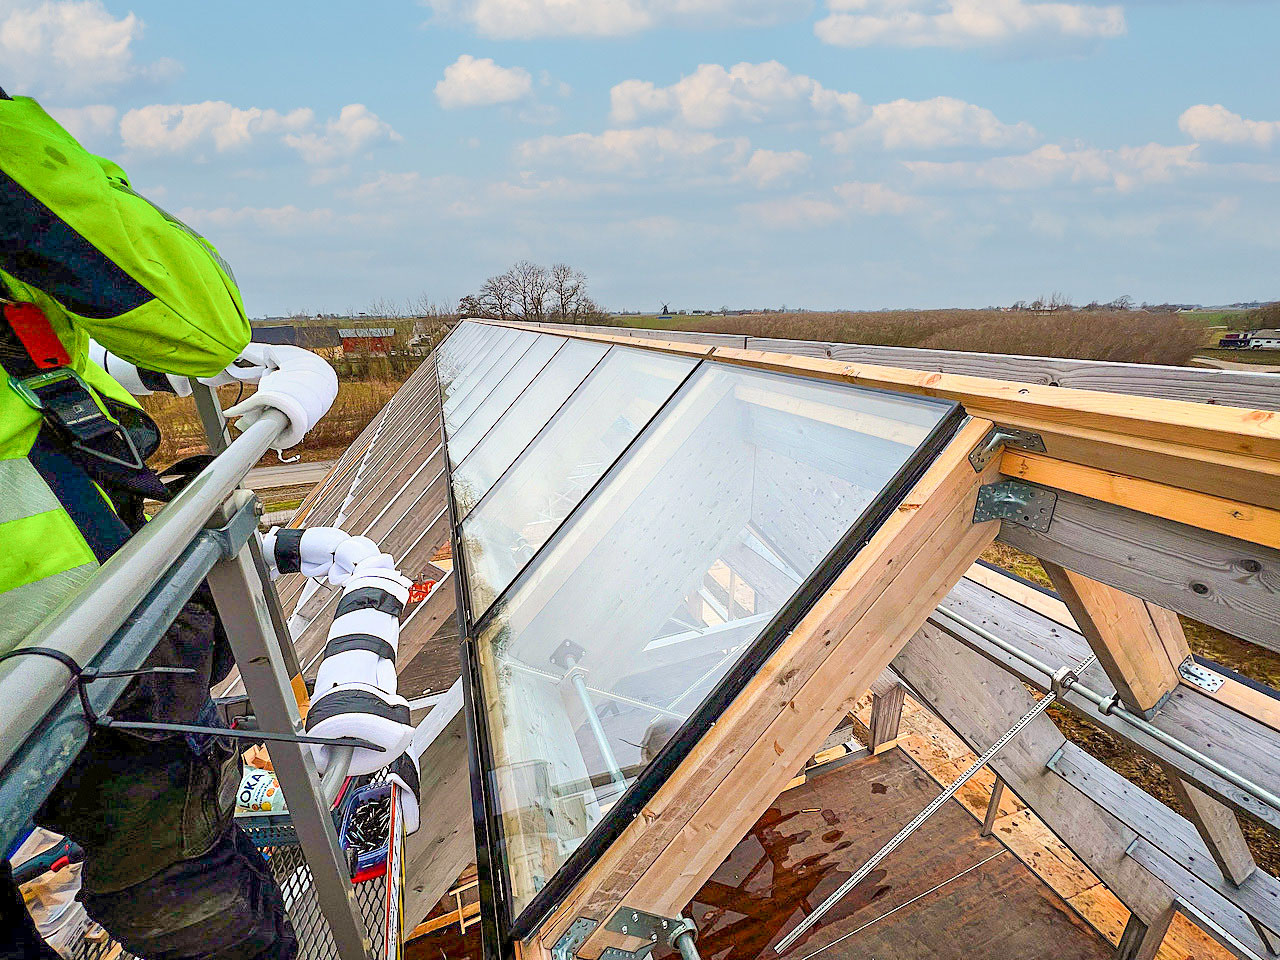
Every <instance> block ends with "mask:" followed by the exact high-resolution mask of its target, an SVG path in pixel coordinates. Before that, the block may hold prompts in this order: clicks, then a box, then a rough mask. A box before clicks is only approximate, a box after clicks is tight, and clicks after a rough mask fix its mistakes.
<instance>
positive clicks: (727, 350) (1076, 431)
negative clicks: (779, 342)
mask: <svg viewBox="0 0 1280 960" xmlns="http://www.w3.org/2000/svg"><path fill="white" fill-rule="evenodd" d="M563 332H564V334H565V335H567V336H574V337H580V338H582V339H588V340H597V341H603V342H625V343H629V344H632V345H635V346H643V347H646V348H649V349H655V350H664V351H667V352H680V353H683V354H686V355H688V354H689V353H691V352H695V351H696V350H704V351H707V352H706V353H705V354H704V355H705V356H707V357H710V358H712V359H715V360H721V361H724V362H727V363H734V364H739V365H742V366H749V367H754V368H757V369H764V370H776V371H780V372H787V373H796V374H801V375H804V376H809V377H816V378H819V379H828V380H839V381H842V382H845V383H855V384H863V385H866V386H871V387H879V388H882V389H886V390H892V391H895V392H905V393H919V394H925V395H928V396H936V397H943V398H947V399H951V400H956V401H958V402H960V403H962V404H963V405H964V407H965V409H966V410H967V411H968V412H969V413H970V414H972V415H974V416H978V417H983V418H985V419H989V420H993V421H995V422H997V423H1000V424H1004V425H1007V426H1012V427H1017V428H1019V429H1023V430H1028V431H1031V432H1033V433H1036V434H1038V435H1039V436H1040V437H1041V438H1042V439H1043V441H1044V443H1045V446H1046V452H1047V454H1048V455H1049V456H1050V457H1052V458H1055V459H1058V460H1067V461H1071V462H1074V463H1083V464H1088V465H1091V466H1094V467H1098V468H1101V469H1103V470H1110V471H1113V472H1115V473H1118V474H1122V475H1125V476H1131V477H1138V478H1143V479H1147V480H1154V481H1158V482H1160V483H1166V484H1171V485H1173V486H1177V487H1182V488H1185V489H1187V490H1197V491H1200V492H1204V493H1211V494H1214V495H1216V496H1225V497H1227V498H1229V499H1233V500H1239V501H1241V502H1244V503H1250V504H1256V505H1259V506H1265V507H1272V508H1280V482H1278V481H1280V422H1278V421H1277V418H1276V417H1275V416H1274V414H1272V413H1270V412H1265V411H1259V410H1247V409H1240V408H1234V407H1218V406H1213V405H1209V404H1195V403H1184V402H1180V401H1176V400H1163V399H1156V398H1150V397H1132V396H1118V395H1116V394H1107V393H1100V392H1095V391H1090V390H1067V389H1063V388H1060V387H1045V386H1038V385H1035V384H1018V383H1009V382H1006V381H1002V380H993V379H989V378H986V377H971V376H962V375H957V374H946V373H923V372H919V371H914V370H904V369H901V368H898V367H885V366H876V365H870V364H857V363H847V362H843V361H838V360H831V359H825V358H814V357H800V356H795V355H791V354H779V353H765V352H761V351H758V350H739V349H736V348H733V347H723V346H716V347H696V348H695V347H693V346H691V345H688V344H684V345H681V344H676V343H673V342H671V341H669V340H662V341H650V340H644V339H640V338H630V339H628V338H625V337H612V336H607V335H601V334H591V333H583V332H580V331H576V330H570V329H566V330H564V331H563Z"/></svg>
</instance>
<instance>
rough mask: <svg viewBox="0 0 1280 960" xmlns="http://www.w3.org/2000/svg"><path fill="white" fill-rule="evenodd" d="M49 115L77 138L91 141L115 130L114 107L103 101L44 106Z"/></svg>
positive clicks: (100, 138)
mask: <svg viewBox="0 0 1280 960" xmlns="http://www.w3.org/2000/svg"><path fill="white" fill-rule="evenodd" d="M45 109H47V110H48V111H49V115H50V116H51V117H53V119H55V120H57V121H58V123H60V124H62V126H63V127H65V128H66V130H67V132H68V133H70V134H71V135H72V136H73V137H75V138H76V139H77V140H80V141H82V142H87V143H91V142H92V141H95V140H102V139H104V138H106V137H107V136H109V135H110V134H112V133H114V132H115V129H116V108H115V107H113V106H110V105H108V104H105V103H98V104H93V105H92V106H88V107H46V108H45Z"/></svg>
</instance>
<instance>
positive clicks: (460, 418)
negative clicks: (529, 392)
mask: <svg viewBox="0 0 1280 960" xmlns="http://www.w3.org/2000/svg"><path fill="white" fill-rule="evenodd" d="M514 332H515V338H514V339H512V340H511V341H510V342H509V344H508V345H507V347H506V349H504V350H503V351H502V354H501V355H500V356H499V357H498V358H497V359H496V360H494V361H493V362H492V363H490V364H489V365H488V366H486V367H484V368H483V369H480V368H478V367H477V373H475V374H474V375H468V377H467V379H468V380H470V381H472V387H471V389H470V390H468V391H467V393H466V395H465V396H464V395H462V394H461V393H458V394H455V396H456V397H458V400H457V402H456V403H454V404H453V405H452V406H450V404H448V403H446V404H445V407H444V422H445V427H446V428H447V431H448V433H450V434H452V433H453V431H455V430H457V429H458V428H459V427H461V426H462V425H463V424H464V423H466V421H467V418H468V417H469V416H471V414H472V413H473V412H474V411H475V409H476V407H478V406H480V404H481V403H483V402H484V398H485V397H487V396H488V395H489V394H490V393H491V392H492V391H493V389H494V388H495V387H497V385H498V384H499V383H501V382H502V379H503V377H505V376H506V375H507V374H508V373H509V372H510V370H511V368H512V367H514V366H515V365H516V361H517V360H519V359H520V358H521V357H522V356H523V355H524V352H525V351H526V350H528V349H529V347H531V346H532V345H533V343H534V341H536V340H537V339H538V336H537V335H536V334H533V333H526V332H525V331H523V330H517V331H514Z"/></svg>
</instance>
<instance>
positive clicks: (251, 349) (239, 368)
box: [200, 343, 278, 387]
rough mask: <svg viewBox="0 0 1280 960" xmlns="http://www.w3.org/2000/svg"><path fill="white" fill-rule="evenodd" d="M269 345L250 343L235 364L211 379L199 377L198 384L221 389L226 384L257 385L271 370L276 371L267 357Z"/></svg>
mask: <svg viewBox="0 0 1280 960" xmlns="http://www.w3.org/2000/svg"><path fill="white" fill-rule="evenodd" d="M270 347H271V344H266V343H250V344H249V345H248V346H247V347H245V348H244V349H243V350H241V351H240V356H238V357H236V362H235V363H233V364H231V366H229V367H227V369H225V370H223V371H222V372H221V373H219V374H217V375H215V376H212V377H201V378H200V382H201V383H203V384H205V385H206V386H210V387H221V386H225V385H226V384H228V383H257V382H258V381H259V380H261V379H262V378H263V377H264V376H266V375H267V374H268V373H270V372H271V371H272V370H276V369H278V367H277V365H276V363H275V361H274V360H272V359H271V358H270V357H268V356H267V350H268V349H269V348H270Z"/></svg>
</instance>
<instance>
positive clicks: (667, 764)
mask: <svg viewBox="0 0 1280 960" xmlns="http://www.w3.org/2000/svg"><path fill="white" fill-rule="evenodd" d="M800 379H810V378H807V377H801V378H800ZM862 389H866V388H862ZM878 392H884V393H892V391H883V390H882V391H878ZM673 396H674V395H673ZM928 399H933V400H934V402H938V403H947V402H948V401H941V400H937V399H936V398H928ZM950 407H951V409H950V410H949V411H948V412H947V414H946V415H945V416H944V417H943V418H942V419H941V420H939V421H938V423H937V424H935V425H934V427H933V429H932V430H930V432H929V435H928V436H927V437H926V438H925V440H924V442H923V443H922V444H920V446H919V447H917V448H916V450H915V451H914V452H913V453H912V454H911V456H910V457H909V458H908V459H907V462H906V463H904V464H903V465H902V467H901V468H900V469H899V470H898V472H897V473H896V474H895V475H894V477H893V479H892V480H891V481H890V482H889V483H888V484H887V485H886V486H885V488H884V490H882V491H881V492H880V495H879V496H877V497H876V498H875V499H874V500H873V501H872V502H871V503H870V504H869V505H868V507H867V508H866V509H865V510H864V511H863V512H862V515H861V516H859V517H858V519H857V520H856V521H854V523H853V525H852V526H851V527H850V528H849V530H848V531H847V532H846V533H845V535H844V536H843V537H841V539H840V540H839V542H837V543H836V545H835V546H834V547H832V549H831V550H830V552H829V553H828V554H827V555H826V557H824V558H823V559H822V561H821V562H820V563H819V564H818V566H817V567H816V568H814V571H813V573H811V574H810V575H809V576H808V577H807V578H806V579H805V582H804V583H802V584H801V585H800V588H799V589H798V590H796V592H795V593H794V594H792V595H791V598H790V599H789V600H788V601H787V602H786V603H785V604H784V605H783V606H782V608H781V609H780V610H779V611H778V612H777V613H776V614H775V615H774V617H773V619H772V620H770V621H769V624H768V625H767V626H766V627H765V629H764V630H763V631H762V632H761V634H760V636H759V637H758V638H757V639H756V641H755V643H754V644H752V646H751V647H750V648H749V649H748V650H747V651H746V653H744V654H743V656H742V657H741V658H739V660H738V661H737V663H736V664H735V665H734V666H733V667H732V668H731V669H730V670H729V672H728V673H726V674H725V675H724V676H723V677H722V678H721V679H720V681H719V683H717V684H716V685H715V687H714V688H713V689H712V690H711V691H710V692H709V693H708V694H707V696H706V697H705V698H704V699H703V701H702V703H700V704H699V705H698V708H697V709H696V710H695V711H694V712H693V713H692V714H691V715H690V716H689V719H688V720H686V721H685V722H684V724H683V725H682V726H681V727H680V729H679V730H678V731H677V732H676V734H675V736H673V737H672V738H671V739H670V740H669V741H667V743H666V745H665V746H664V747H663V748H662V750H661V751H659V753H658V755H657V756H656V757H654V759H653V760H652V761H651V762H650V763H649V764H648V766H646V767H645V768H644V770H643V771H641V773H640V776H639V777H638V778H637V779H636V781H635V782H634V783H632V785H631V786H630V787H629V788H628V789H627V791H626V792H625V793H624V794H623V795H622V797H621V798H620V799H619V800H618V802H617V803H616V804H614V806H613V807H612V808H610V810H609V812H608V813H607V814H605V816H604V817H603V818H602V819H601V820H600V822H599V823H597V824H596V825H595V827H594V828H593V829H592V830H591V832H590V833H589V834H587V836H586V839H584V840H583V841H582V843H581V844H579V845H578V847H577V848H576V849H575V850H574V851H573V852H572V853H570V854H569V856H568V857H567V858H566V859H565V862H564V863H563V864H562V865H561V866H560V869H558V870H557V871H556V872H555V873H554V874H552V876H551V878H550V879H549V880H548V881H547V884H546V886H544V887H543V888H542V889H541V890H539V891H538V893H537V894H536V895H535V896H534V898H533V899H532V900H531V901H530V902H529V905H528V906H527V907H525V908H524V910H523V911H521V913H520V915H519V916H518V917H516V918H515V919H514V921H512V922H511V925H510V927H509V929H508V931H507V941H508V942H510V941H514V940H522V939H524V938H525V937H527V936H529V935H530V934H531V933H533V932H534V931H535V930H536V929H537V927H538V925H539V924H540V923H541V922H542V920H543V919H544V918H545V917H547V916H548V915H550V913H551V912H552V911H553V910H554V909H555V908H556V907H558V906H559V905H560V903H561V902H562V901H563V900H564V898H565V897H567V896H568V895H569V893H570V892H571V891H572V890H573V888H574V886H576V885H577V883H578V881H579V880H581V879H582V878H583V877H584V876H585V875H586V873H587V871H588V870H589V869H590V868H591V866H592V865H593V864H594V863H595V862H596V861H597V860H598V859H599V858H600V856H601V855H602V854H603V853H604V852H605V850H607V849H608V847H609V846H610V845H612V844H613V842H614V841H615V840H617V839H618V837H619V836H621V835H622V832H623V830H625V829H626V827H627V826H628V824H630V823H631V821H632V820H633V819H635V817H636V816H637V815H639V813H640V811H641V809H642V808H643V807H644V805H645V804H646V803H648V802H649V801H650V800H652V799H653V797H654V795H655V794H656V793H657V792H658V789H659V788H660V787H661V786H662V784H663V783H665V782H666V781H667V780H668V779H669V778H670V777H671V775H672V774H673V773H675V770H676V768H677V767H678V766H679V765H680V763H681V762H682V761H683V760H684V758H685V757H686V756H688V755H689V752H690V751H691V750H692V749H693V747H694V746H695V745H696V744H697V742H698V741H699V740H701V739H702V737H703V736H704V735H705V734H706V732H707V731H708V730H709V729H710V728H711V726H712V724H714V723H715V721H716V720H717V719H718V718H719V716H720V714H721V713H723V712H724V709H725V708H726V707H727V706H728V705H729V704H730V703H731V702H732V701H733V699H734V698H735V697H736V696H737V695H738V694H739V693H740V692H741V691H742V689H743V688H744V687H745V686H746V685H747V683H748V682H749V681H750V679H751V677H753V676H755V674H756V673H757V672H758V671H759V669H760V667H761V666H762V665H763V664H764V662H765V661H766V660H768V658H769V657H770V656H772V654H773V652H774V651H775V650H776V649H777V648H778V647H779V646H780V645H781V644H782V641H783V640H784V639H785V638H786V637H787V636H788V635H789V634H790V633H791V631H792V630H794V629H795V627H796V626H797V625H798V624H799V622H800V621H801V620H802V619H803V618H804V616H805V614H807V613H808V612H809V610H810V609H811V608H812V607H813V605H814V604H815V603H817V602H818V600H819V599H821V598H822V596H823V595H824V594H825V593H826V592H827V591H828V590H829V589H831V586H832V584H834V583H835V581H836V579H837V578H838V577H839V575H840V572H841V571H842V570H844V568H845V567H846V566H847V565H848V564H849V562H850V561H851V560H852V559H853V558H854V557H855V556H857V554H858V552H859V551H860V550H861V549H862V548H863V547H864V546H865V545H866V544H867V542H868V541H869V540H870V539H871V537H872V536H873V535H874V534H875V532H876V531H877V530H878V529H879V528H880V527H881V525H882V524H883V523H884V521H885V520H887V519H888V517H889V516H890V515H891V514H892V513H893V511H894V510H896V509H897V508H898V506H899V505H900V504H901V503H902V500H903V499H904V498H905V497H906V495H907V493H909V492H910V490H911V488H912V487H914V486H915V485H916V483H917V482H918V481H919V480H920V478H921V477H922V476H923V475H924V473H925V471H926V470H927V469H928V468H929V466H930V465H931V464H932V463H933V461H934V459H935V458H936V457H937V456H938V454H940V453H941V452H942V450H943V449H944V448H945V447H946V446H947V444H948V443H950V442H951V440H952V438H953V437H954V436H955V434H956V432H957V431H958V430H959V429H960V426H961V424H963V423H964V422H965V420H966V419H967V414H966V413H965V412H964V408H963V407H961V406H960V405H959V404H958V403H955V402H950ZM486 799H487V798H486Z"/></svg>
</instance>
